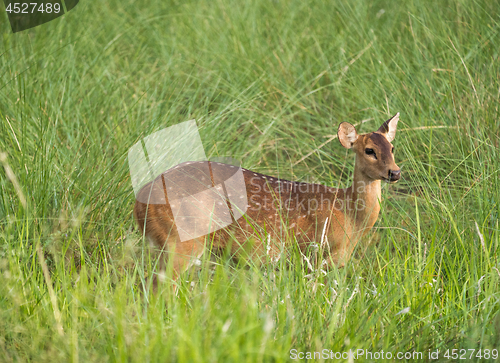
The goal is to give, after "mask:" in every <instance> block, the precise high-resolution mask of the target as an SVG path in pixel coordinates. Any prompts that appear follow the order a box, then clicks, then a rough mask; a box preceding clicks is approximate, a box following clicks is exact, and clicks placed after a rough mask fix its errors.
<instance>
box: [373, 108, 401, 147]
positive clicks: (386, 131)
mask: <svg viewBox="0 0 500 363" xmlns="http://www.w3.org/2000/svg"><path fill="white" fill-rule="evenodd" d="M398 121H399V112H398V113H397V114H395V115H394V116H392V117H391V118H390V119H388V120H387V121H386V122H384V123H383V124H382V126H380V128H379V129H378V130H377V132H380V133H381V134H383V135H384V136H385V137H386V138H387V140H388V141H389V142H391V141H392V140H394V137H396V128H397V127H398Z"/></svg>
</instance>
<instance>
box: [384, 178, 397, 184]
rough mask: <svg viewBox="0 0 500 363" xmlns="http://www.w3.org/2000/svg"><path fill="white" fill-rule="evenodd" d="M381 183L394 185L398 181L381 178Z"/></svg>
mask: <svg viewBox="0 0 500 363" xmlns="http://www.w3.org/2000/svg"><path fill="white" fill-rule="evenodd" d="M382 180H383V181H385V182H386V183H387V184H396V183H397V182H398V181H399V178H398V179H389V178H382Z"/></svg>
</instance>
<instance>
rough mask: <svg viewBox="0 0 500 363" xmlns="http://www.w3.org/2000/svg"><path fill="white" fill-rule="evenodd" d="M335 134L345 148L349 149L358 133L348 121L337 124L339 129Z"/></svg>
mask: <svg viewBox="0 0 500 363" xmlns="http://www.w3.org/2000/svg"><path fill="white" fill-rule="evenodd" d="M337 135H338V137H339V141H340V143H341V144H342V146H343V147H345V148H346V149H350V148H351V147H352V146H353V145H354V143H355V142H356V140H357V139H358V133H357V132H356V129H355V128H354V126H352V125H351V124H350V123H349V122H342V123H341V124H340V125H339V131H338V132H337Z"/></svg>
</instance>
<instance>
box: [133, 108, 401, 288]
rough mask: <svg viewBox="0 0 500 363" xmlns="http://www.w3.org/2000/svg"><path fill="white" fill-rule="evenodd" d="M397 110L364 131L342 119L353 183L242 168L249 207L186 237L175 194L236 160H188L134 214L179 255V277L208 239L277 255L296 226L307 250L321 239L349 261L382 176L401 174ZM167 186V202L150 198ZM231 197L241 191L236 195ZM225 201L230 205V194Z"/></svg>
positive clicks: (144, 195)
mask: <svg viewBox="0 0 500 363" xmlns="http://www.w3.org/2000/svg"><path fill="white" fill-rule="evenodd" d="M398 118H399V114H398V115H396V116H394V117H393V118H391V119H389V120H388V121H386V122H385V123H384V124H383V125H382V126H381V127H380V129H379V130H378V131H376V132H373V133H369V134H364V135H357V133H356V131H355V128H354V126H352V125H350V124H348V123H342V124H341V125H340V127H339V132H338V135H339V140H340V142H341V143H342V145H344V146H345V147H347V148H351V147H352V148H353V149H354V151H355V153H356V161H355V168H354V175H353V184H352V186H351V187H349V188H346V189H335V188H330V187H327V186H324V185H319V184H307V183H300V182H291V181H286V180H278V179H277V178H275V177H271V176H266V175H263V174H259V173H255V172H253V171H250V170H245V169H243V177H244V181H245V185H246V197H247V200H248V210H247V211H246V213H245V215H244V216H241V217H240V216H239V215H237V216H235V215H234V213H231V216H228V218H229V217H230V218H231V221H232V223H231V224H230V225H229V226H227V227H225V228H222V229H219V230H217V231H214V232H212V233H210V234H209V236H208V237H209V238H207V236H203V237H198V238H194V239H192V240H187V241H184V242H181V241H180V238H179V233H178V231H177V228H176V224H175V221H174V220H175V218H174V216H173V212H172V208H171V206H170V204H169V200H170V202H172V200H173V199H175V198H171V196H182V195H183V193H184V192H187V193H188V194H194V193H196V191H197V190H198V189H199V190H200V191H201V190H203V189H204V188H207V187H213V186H215V185H217V184H219V183H221V182H222V181H224V180H226V179H227V178H228V177H230V176H231V175H232V174H234V170H235V169H234V166H230V165H227V164H220V163H214V162H208V161H207V162H193V163H183V164H180V165H179V166H177V167H176V168H172V169H169V170H167V171H165V172H164V173H163V174H161V175H160V176H159V177H158V178H157V179H156V180H155V181H153V182H151V183H149V184H148V185H146V186H144V187H143V188H142V189H141V191H140V192H139V193H138V195H137V201H136V204H135V208H134V216H135V218H136V220H137V223H138V225H139V229H140V231H141V233H144V234H145V236H147V237H148V238H149V239H150V240H151V241H153V242H154V243H155V244H156V245H157V246H159V247H161V248H162V249H164V250H165V251H168V254H169V258H172V259H173V261H172V262H173V269H174V278H176V277H177V276H178V275H179V274H180V273H181V272H183V271H184V270H185V269H187V267H188V265H189V262H190V261H192V260H193V259H194V258H197V257H199V256H201V254H202V253H203V251H204V250H205V248H206V241H210V243H213V247H215V248H226V247H228V245H229V244H230V248H231V250H232V251H233V253H235V254H238V252H241V250H242V249H246V250H250V254H251V255H257V256H263V255H265V254H266V253H267V254H269V255H270V256H271V257H277V256H278V254H279V253H280V250H281V247H280V246H278V245H276V244H274V243H275V242H276V241H278V240H279V241H286V242H287V243H291V242H292V241H293V238H283V237H286V236H291V235H292V234H293V235H295V237H296V240H297V242H298V245H299V247H300V249H301V250H303V251H304V250H305V249H306V248H307V247H308V246H309V245H311V244H312V243H321V242H322V243H323V244H324V246H325V256H324V257H325V259H326V260H327V261H328V263H329V264H334V265H337V266H343V265H344V264H345V263H346V262H347V261H348V259H349V257H350V255H351V253H352V250H353V249H354V247H355V245H356V243H357V242H358V241H359V239H360V238H361V236H362V235H364V234H365V233H366V232H368V231H369V230H370V229H371V228H372V227H373V225H374V224H375V222H376V220H377V217H378V214H379V211H380V206H379V200H380V196H381V180H386V181H392V182H395V181H397V180H398V179H399V175H400V174H399V173H400V170H399V167H398V166H397V165H396V164H395V161H394V156H393V154H392V144H391V143H390V140H392V138H393V137H394V134H395V130H396V124H397V121H398ZM366 149H373V151H374V153H375V157H374V156H373V155H367V154H366V152H365V150H366ZM202 179H203V182H201V180H202ZM171 186H173V187H171ZM167 187H168V188H170V190H169V191H168V192H169V198H166V197H164V203H163V204H148V202H147V201H148V200H151V199H152V198H160V199H161V195H163V196H166V195H167ZM176 188H177V189H176ZM225 192H227V193H229V191H227V190H226V191H225ZM233 197H235V198H238V197H239V196H232V197H231V196H230V198H233ZM148 198H149V199H148ZM202 202H203V201H202ZM172 203H173V202H172ZM227 203H228V204H227V206H228V207H229V206H230V203H229V201H227ZM219 204H221V205H222V203H219ZM221 208H222V206H221ZM235 217H238V218H235ZM324 229H325V235H324V238H323V239H322V236H323V230H324ZM269 241H270V242H271V243H268V242H269Z"/></svg>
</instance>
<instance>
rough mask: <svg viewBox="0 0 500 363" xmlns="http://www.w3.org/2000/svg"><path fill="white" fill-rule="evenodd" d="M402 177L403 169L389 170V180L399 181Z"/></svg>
mask: <svg viewBox="0 0 500 363" xmlns="http://www.w3.org/2000/svg"><path fill="white" fill-rule="evenodd" d="M399 179H401V169H399V170H389V180H390V181H391V182H393V181H398V180H399Z"/></svg>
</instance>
